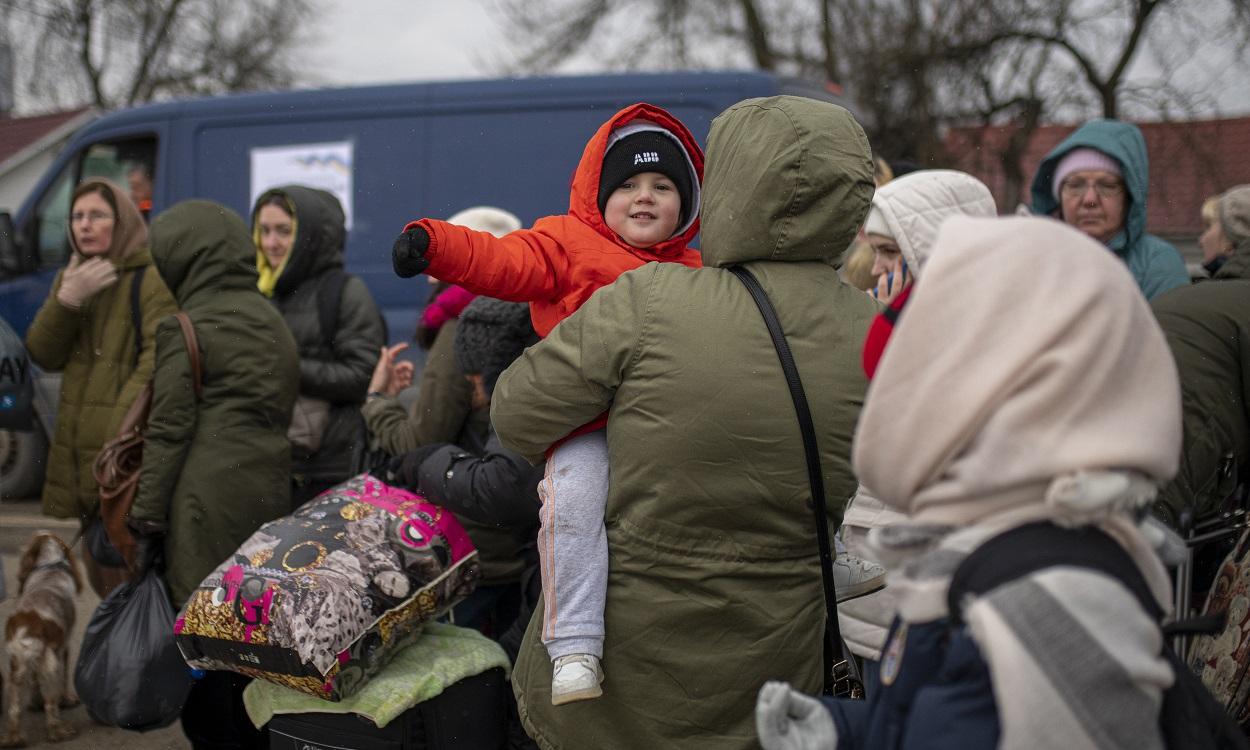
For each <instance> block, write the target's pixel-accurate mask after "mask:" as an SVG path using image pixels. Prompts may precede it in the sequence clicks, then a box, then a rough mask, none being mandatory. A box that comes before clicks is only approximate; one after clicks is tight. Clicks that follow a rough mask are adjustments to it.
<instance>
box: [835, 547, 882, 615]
mask: <svg viewBox="0 0 1250 750" xmlns="http://www.w3.org/2000/svg"><path fill="white" fill-rule="evenodd" d="M833 588H834V591H835V592H836V593H837V597H838V603H842V602H845V601H849V600H851V599H856V598H858V597H861V596H866V595H868V594H871V593H873V592H874V591H880V590H881V589H883V588H885V568H883V567H881V566H880V565H878V564H876V563H875V562H872V561H871V560H865V559H863V558H859V557H855V556H854V555H848V554H847V553H845V552H843V553H842V554H840V555H838V556H837V557H835V558H833Z"/></svg>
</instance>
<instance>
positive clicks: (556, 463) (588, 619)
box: [393, 103, 703, 705]
mask: <svg viewBox="0 0 1250 750" xmlns="http://www.w3.org/2000/svg"><path fill="white" fill-rule="evenodd" d="M702 177H703V152H702V151H701V150H700V149H699V145H698V143H696V142H695V139H694V136H692V135H691V134H690V131H689V130H688V129H687V128H686V127H685V126H684V125H682V124H681V122H680V121H678V120H677V119H676V118H675V117H673V116H672V115H671V114H669V113H668V112H666V111H664V110H663V109H660V108H659V107H654V106H651V105H649V104H641V103H640V104H634V105H631V106H629V107H626V108H625V109H623V110H621V111H620V112H618V113H616V114H615V115H613V116H612V118H611V119H609V120H608V121H607V122H606V123H604V124H603V125H602V126H601V127H600V128H599V130H598V131H597V132H596V133H595V134H594V136H593V137H592V138H591V139H590V141H589V142H588V143H587V144H586V149H585V151H584V152H583V153H582V158H581V161H580V163H579V164H578V166H577V171H576V172H575V173H574V177H573V185H572V189H571V192H570V195H569V212H568V213H567V214H563V215H560V216H548V217H546V218H542V219H539V220H538V221H537V222H535V223H534V226H533V227H532V228H531V229H521V230H517V231H515V232H512V233H510V234H507V235H505V236H503V237H499V238H497V237H494V236H493V235H490V234H488V233H486V232H474V231H471V230H469V229H465V228H463V227H459V226H455V225H453V224H447V223H445V222H441V221H436V220H433V219H421V220H420V221H415V222H412V223H410V224H408V226H406V227H405V228H404V233H403V234H401V235H400V237H399V239H398V240H397V241H396V242H395V248H394V254H393V262H394V265H395V272H396V273H397V274H399V275H400V276H404V277H408V276H414V275H416V274H418V273H422V272H428V273H429V274H430V275H431V276H435V277H437V278H439V279H442V280H445V281H450V282H452V283H454V284H458V285H459V286H461V287H463V288H465V289H467V290H469V291H470V292H474V293H476V294H483V295H487V296H490V297H496V298H499V299H504V300H510V301H514V302H529V303H530V316H531V318H532V320H533V323H534V329H535V330H536V331H537V332H538V334H539V335H540V336H546V335H547V334H548V333H549V332H550V331H551V329H553V328H555V326H556V324H557V323H559V322H560V321H561V320H563V319H564V318H566V317H568V316H569V315H571V314H572V313H573V312H574V311H575V310H577V309H578V308H579V307H581V305H582V303H584V302H585V301H586V300H587V299H589V298H590V295H591V294H593V293H594V292H595V290H597V289H599V288H600V287H602V286H605V285H607V284H610V283H612V282H613V281H615V280H616V278H617V277H618V276H620V275H621V274H622V273H624V272H625V271H629V270H631V269H634V268H638V267H640V266H642V265H643V264H645V263H649V262H652V261H660V262H674V263H682V264H684V265H687V266H691V267H697V266H699V265H700V258H699V254H698V252H697V251H695V250H693V249H691V248H690V247H689V246H688V245H689V242H690V241H691V240H692V239H693V238H694V236H695V235H696V234H698V231H699V219H698V215H699V195H700V182H701V181H702ZM493 385H494V384H493V383H488V384H484V388H485V390H486V391H489V390H490V389H491V388H492V387H493ZM478 387H483V386H482V385H480V384H479V385H478ZM604 424H606V418H600V419H599V420H597V421H596V422H595V423H593V424H591V425H587V426H586V427H583V428H581V429H580V430H577V431H576V432H574V433H573V435H571V436H570V437H569V438H568V439H566V440H565V441H564V442H562V443H560V444H559V445H558V446H556V447H555V448H554V449H553V450H552V452H551V454H550V456H549V457H548V460H547V470H546V476H545V477H544V478H543V481H542V483H541V484H540V485H539V488H538V489H539V496H540V498H541V499H542V502H543V507H542V511H541V521H542V529H541V531H540V533H539V545H538V552H539V558H540V563H541V571H542V579H543V599H544V621H543V631H542V641H543V644H544V645H545V646H546V648H547V653H548V655H549V656H550V657H551V660H552V662H553V672H552V685H551V702H552V703H553V704H556V705H559V704H562V703H568V702H571V701H576V700H586V699H589V698H596V697H598V696H600V695H602V694H603V690H602V687H601V686H600V683H601V682H602V681H603V671H602V668H601V666H600V664H599V660H600V658H601V657H602V656H603V637H604V626H603V608H604V599H605V594H606V591H607V575H608V543H607V534H606V531H605V529H604V524H603V517H604V512H605V509H606V506H607V496H608V448H607V438H606V436H605V433H604V430H603V426H604Z"/></svg>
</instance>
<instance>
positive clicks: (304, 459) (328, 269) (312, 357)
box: [252, 185, 386, 484]
mask: <svg viewBox="0 0 1250 750" xmlns="http://www.w3.org/2000/svg"><path fill="white" fill-rule="evenodd" d="M274 195H280V196H283V197H285V198H286V200H287V203H288V205H289V206H290V207H291V208H293V209H294V211H295V244H294V246H293V247H292V248H291V253H290V255H289V256H288V257H287V261H286V264H285V266H283V268H282V274H281V275H280V276H279V277H278V280H277V283H276V284H274V288H273V297H272V298H271V301H272V302H273V304H274V305H275V306H276V307H277V308H278V310H279V312H281V313H282V317H283V319H284V320H286V324H287V327H289V328H290V329H291V334H292V335H293V336H294V337H295V343H296V345H297V346H298V348H299V356H300V363H299V364H300V367H299V369H300V379H299V380H300V382H299V392H300V395H301V396H312V397H315V398H321V399H325V400H327V401H329V402H330V403H331V404H332V405H333V406H332V408H331V411H330V421H329V426H328V427H327V428H326V432H325V435H324V437H323V438H322V441H321V447H320V449H319V450H318V451H317V452H316V453H315V454H311V455H309V454H308V453H307V452H306V451H301V450H299V449H294V451H293V456H292V457H293V459H294V461H293V464H294V465H293V472H294V474H295V475H296V476H302V477H303V478H304V479H305V480H306V481H307V482H309V483H313V484H326V483H335V482H339V481H341V480H343V479H346V478H347V477H348V475H349V473H350V472H351V468H352V462H353V457H354V456H355V455H356V453H357V451H359V450H363V448H364V440H365V433H364V423H363V421H362V419H361V417H360V405H361V404H362V403H364V401H365V395H366V391H367V390H368V388H369V378H370V376H371V375H372V374H373V368H374V366H375V365H376V364H377V361H378V352H379V350H380V349H381V347H382V346H383V344H385V343H386V334H385V326H384V324H383V322H382V316H381V314H380V313H379V312H378V307H377V305H376V304H375V303H374V301H373V297H372V296H371V295H370V294H369V289H368V288H367V287H366V286H365V284H364V282H363V281H361V280H360V279H358V278H356V277H355V276H350V275H348V276H347V279H346V282H345V283H343V285H342V295H341V297H340V300H339V306H338V316H337V325H336V327H335V330H334V332H333V335H332V336H328V335H326V333H325V332H323V331H322V330H321V317H320V314H319V304H318V301H319V299H320V294H319V292H320V289H321V287H322V286H323V285H326V284H334V283H336V282H337V280H336V278H335V277H336V276H340V275H341V274H344V273H345V272H344V271H343V242H344V239H345V237H346V230H345V228H344V219H343V208H342V206H341V205H339V202H338V199H337V198H335V197H334V196H333V195H331V194H330V193H328V192H325V191H324V190H314V189H311V188H306V187H301V186H298V185H289V186H284V187H279V188H273V189H271V190H268V191H266V192H265V193H263V194H262V195H261V196H260V198H259V199H258V200H257V202H256V206H255V207H254V208H253V209H252V226H253V227H256V213H257V211H258V209H259V207H260V206H262V205H264V204H265V202H266V201H268V200H269V198H271V197H272V196H274ZM253 231H254V232H255V230H253ZM253 239H254V240H255V239H256V236H255V234H254V235H253ZM256 263H257V267H258V268H260V267H262V265H261V264H264V263H266V261H265V259H264V256H263V255H262V254H261V253H260V252H259V251H258V252H257V256H256Z"/></svg>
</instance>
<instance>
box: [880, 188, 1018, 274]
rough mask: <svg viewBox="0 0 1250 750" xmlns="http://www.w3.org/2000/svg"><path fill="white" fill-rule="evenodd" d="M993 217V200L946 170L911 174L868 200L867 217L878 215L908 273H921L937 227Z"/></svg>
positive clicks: (994, 210) (984, 191)
mask: <svg viewBox="0 0 1250 750" xmlns="http://www.w3.org/2000/svg"><path fill="white" fill-rule="evenodd" d="M961 214H962V215H967V216H981V217H986V218H992V217H994V216H997V215H998V209H997V207H996V206H995V205H994V196H993V195H991V194H990V189H989V188H988V187H986V186H985V183H983V182H981V181H980V180H978V179H977V178H975V177H973V176H972V175H970V174H967V173H965V172H957V171H954V170H949V169H925V170H921V171H919V172H912V173H910V174H907V175H904V176H902V177H900V178H898V179H896V180H892V181H890V182H889V183H887V184H885V185H883V186H882V187H880V188H878V189H877V192H876V194H874V195H873V196H872V208H871V209H870V211H869V217H870V219H869V223H870V224H875V222H874V221H873V220H872V218H871V217H873V216H874V215H875V216H878V217H879V219H880V223H881V224H883V225H884V227H885V232H884V233H885V235H886V236H888V237H890V238H892V239H893V240H894V242H895V243H896V244H897V245H898V249H899V250H900V251H902V253H903V259H904V260H906V261H907V266H908V268H910V269H911V272H912V274H914V275H915V276H917V277H919V276H920V274H921V269H922V268H923V267H924V265H925V263H926V262H927V261H928V260H929V255H930V254H931V253H932V252H933V241H934V240H935V239H937V233H938V227H939V226H941V225H942V222H943V221H945V220H946V219H948V218H950V217H951V216H957V215H961Z"/></svg>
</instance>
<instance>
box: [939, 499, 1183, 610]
mask: <svg viewBox="0 0 1250 750" xmlns="http://www.w3.org/2000/svg"><path fill="white" fill-rule="evenodd" d="M1060 565H1063V566H1070V567H1078V568H1087V569H1089V570H1096V571H1099V572H1102V573H1106V574H1107V575H1109V576H1111V577H1112V578H1114V579H1116V580H1117V581H1119V582H1120V583H1122V584H1124V586H1125V587H1126V588H1128V590H1129V591H1130V592H1132V594H1133V596H1135V597H1137V600H1138V601H1139V602H1141V605H1142V607H1143V608H1144V609H1145V610H1146V612H1148V613H1149V614H1150V616H1151V617H1152V618H1154V620H1155V621H1156V622H1157V621H1159V620H1160V619H1161V618H1162V617H1163V610H1162V609H1161V608H1160V607H1159V604H1158V602H1156V601H1155V598H1154V595H1153V594H1151V592H1150V587H1149V586H1147V585H1146V579H1145V578H1144V577H1142V574H1141V571H1140V570H1138V569H1137V565H1136V564H1135V563H1134V562H1133V560H1132V558H1130V557H1129V556H1128V553H1127V552H1125V551H1124V548H1123V547H1121V546H1120V545H1119V544H1118V543H1117V542H1116V541H1115V540H1114V539H1112V538H1111V537H1110V536H1108V535H1107V534H1106V533H1104V532H1103V531H1101V530H1099V529H1095V528H1091V527H1083V528H1077V529H1068V528H1063V527H1061V526H1056V525H1055V524H1053V523H1048V522H1041V523H1033V524H1028V525H1026V526H1021V527H1019V528H1015V529H1012V530H1010V531H1006V532H1004V533H1002V534H999V535H998V536H996V537H993V538H992V539H990V540H989V541H987V542H985V543H984V544H982V545H981V546H980V547H977V548H976V549H975V550H973V551H972V553H971V554H969V555H968V556H967V557H966V558H964V561H963V562H962V563H960V564H959V567H958V568H957V569H956V570H955V574H954V575H953V576H952V577H951V586H950V590H949V591H947V594H946V603H947V606H948V607H949V610H950V615H951V620H952V621H953V622H955V623H956V624H958V623H961V622H962V620H963V618H962V603H963V599H964V597H965V596H967V595H968V594H972V595H981V594H985V593H987V592H989V591H991V590H993V589H995V588H997V587H998V586H1001V585H1003V584H1004V583H1010V582H1011V581H1014V580H1016V579H1018V578H1023V577H1024V576H1026V575H1028V574H1030V573H1035V572H1037V571H1039V570H1045V569H1046V568H1053V567H1056V566H1060Z"/></svg>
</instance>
